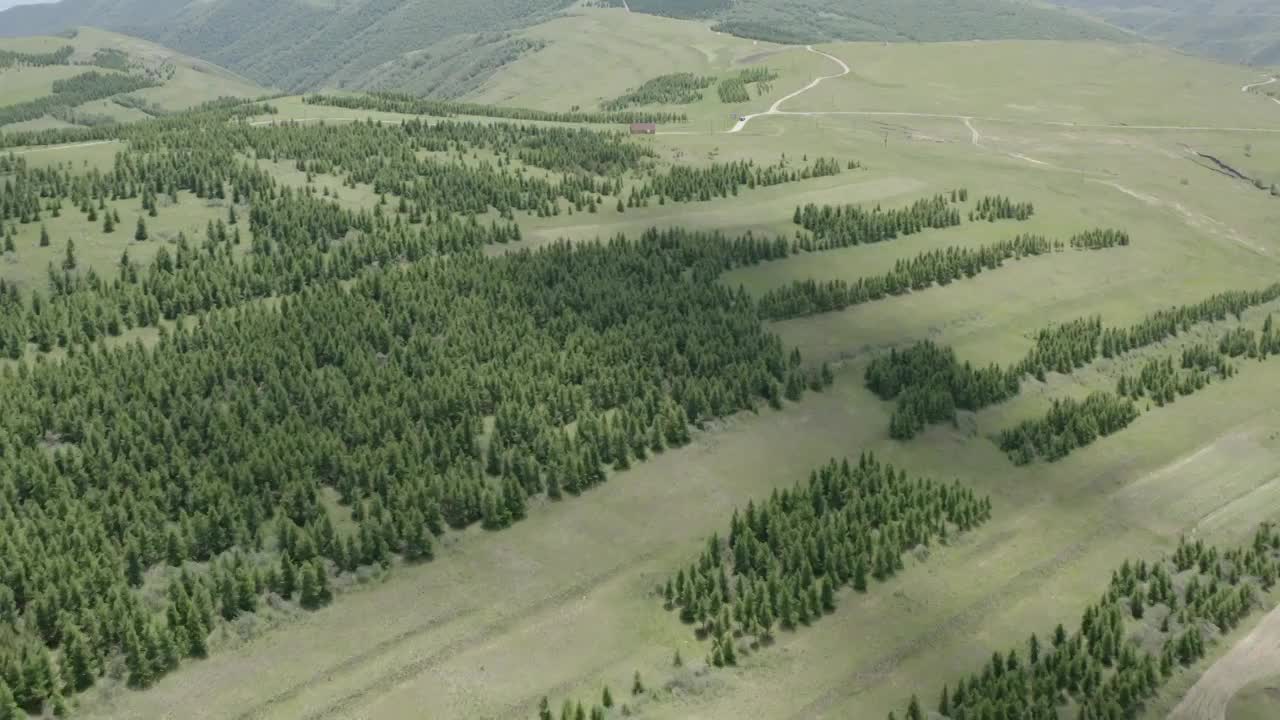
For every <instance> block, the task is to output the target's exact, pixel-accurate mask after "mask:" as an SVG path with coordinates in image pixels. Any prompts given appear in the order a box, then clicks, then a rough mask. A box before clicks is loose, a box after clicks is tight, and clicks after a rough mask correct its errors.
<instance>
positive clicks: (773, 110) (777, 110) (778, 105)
mask: <svg viewBox="0 0 1280 720" xmlns="http://www.w3.org/2000/svg"><path fill="white" fill-rule="evenodd" d="M804 49H805V50H808V51H809V52H811V53H816V54H818V55H821V56H822V57H824V58H827V59H828V60H831V61H832V62H834V63H836V64H837V65H839V66H840V72H838V73H836V74H835V75H823V76H822V77H818V78H814V80H813V82H810V83H809V84H808V85H805V86H804V87H802V88H800V89H799V90H797V91H795V92H793V93H791V94H790V95H787V96H786V97H783V98H780V99H779V100H778V101H777V102H775V103H774V104H773V105H772V106H771V107H770V108H769V109H768V110H765V111H764V112H760V113H753V114H751V115H746V116H744V117H743V118H741V119H740V120H738V123H737V124H736V125H734V126H733V128H732V129H730V130H729V133H730V134H732V133H737V132H742V129H743V128H745V127H746V126H747V123H749V122H751V121H752V120H754V119H756V118H758V117H764V116H765V115H785V114H801V113H783V112H782V104H783V103H785V102H786V101H788V100H793V99H795V98H796V97H799V96H800V95H803V94H804V93H807V92H809V91H810V90H812V89H814V88H816V87H818V86H819V85H821V84H822V81H823V80H833V79H835V78H838V77H844V76H845V75H848V74H849V73H850V72H851V71H850V70H849V66H848V65H847V64H845V61H843V60H841V59H840V58H838V57H836V56H835V55H829V54H827V53H824V52H822V51H821V50H814V49H813V46H812V45H806V46H805V48H804Z"/></svg>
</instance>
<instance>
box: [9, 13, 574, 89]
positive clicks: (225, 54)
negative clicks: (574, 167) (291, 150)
mask: <svg viewBox="0 0 1280 720" xmlns="http://www.w3.org/2000/svg"><path fill="white" fill-rule="evenodd" d="M569 4H570V2H569V0H517V1H512V0H478V1H476V2H468V3H452V2H446V1H445V0H358V1H355V2H346V3H341V4H331V3H305V2H299V1H298V0H284V1H282V2H271V3H264V2H259V1H258V0H216V1H214V2H204V1H191V0H188V1H186V2H181V1H180V2H169V1H167V0H65V1H64V2H60V3H57V4H55V5H48V6H32V7H18V8H15V9H13V10H9V11H7V12H5V14H4V16H3V17H2V18H0V35H9V36H18V35H36V34H49V33H55V32H58V31H61V30H64V29H66V28H69V27H74V26H78V25H92V26H94V27H102V28H106V29H109V30H115V31H119V32H124V33H127V34H130V35H137V36H139V37H143V38H146V39H148V40H152V41H155V42H158V43H161V44H163V45H167V46H169V47H172V48H175V49H177V50H180V51H182V52H186V53H190V54H193V55H196V56H199V57H201V58H204V59H206V60H210V61H212V62H215V63H218V64H220V65H222V66H224V67H228V68H230V69H232V70H235V71H236V72H239V73H241V74H243V75H246V76H248V77H250V78H252V79H254V80H255V81H257V82H260V83H262V84H264V85H271V86H275V87H281V88H285V89H291V90H297V89H304V88H306V89H309V88H313V87H318V86H321V85H332V86H338V87H366V86H369V85H371V84H376V82H375V81H376V80H377V79H378V78H385V77H386V76H387V75H388V74H389V73H390V74H391V75H392V76H393V77H394V73H391V70H393V69H394V68H395V67H397V66H398V65H400V64H404V63H409V64H412V63H415V62H417V63H424V64H425V63H427V62H429V58H424V57H422V56H415V57H413V58H407V57H406V54H408V53H413V52H416V51H421V50H424V49H426V48H429V47H432V46H433V45H435V44H437V43H441V42H444V41H446V40H449V39H451V38H457V37H459V36H463V35H468V34H472V33H479V32H495V31H502V30H508V29H512V28H517V27H521V26H524V25H528V24H532V23H536V22H539V21H541V20H544V19H546V18H548V17H550V16H551V15H552V14H553V13H555V12H557V11H559V10H561V9H563V8H565V7H567V6H568V5H569ZM486 45H489V46H490V47H488V48H487V52H488V54H489V55H490V56H492V50H493V48H492V47H491V45H492V44H491V43H487V44H486ZM510 49H511V48H508V52H507V53H499V54H498V55H497V56H496V57H491V58H490V63H489V65H492V63H493V62H498V61H503V60H506V59H509V58H510V52H509V51H510ZM455 57H456V56H455ZM486 67H488V65H486ZM483 70H484V68H481V69H480V70H478V71H475V72H473V74H474V75H477V76H480V79H483Z"/></svg>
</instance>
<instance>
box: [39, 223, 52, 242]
mask: <svg viewBox="0 0 1280 720" xmlns="http://www.w3.org/2000/svg"><path fill="white" fill-rule="evenodd" d="M49 243H50V240H49V228H47V227H45V226H44V225H43V224H41V225H40V247H49Z"/></svg>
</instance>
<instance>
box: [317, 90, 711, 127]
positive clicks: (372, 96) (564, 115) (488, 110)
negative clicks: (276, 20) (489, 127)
mask: <svg viewBox="0 0 1280 720" xmlns="http://www.w3.org/2000/svg"><path fill="white" fill-rule="evenodd" d="M302 101H303V102H304V103H306V104H308V105H328V106H329V107H340V108H348V109H352V110H376V111H379V112H392V113H403V114H406V115H430V116H433V117H454V116H457V115H466V116H470V117H491V118H502V119H504V120H534V121H541V122H562V123H590V124H600V125H626V124H628V123H639V122H657V123H683V122H688V121H689V118H688V116H687V115H685V114H684V113H672V112H660V111H653V110H616V111H596V112H591V111H581V110H578V111H570V112H564V111H555V110H533V109H531V108H517V107H507V106H505V105H481V104H477V103H465V102H456V101H452V100H432V99H429V98H424V97H419V96H417V95H408V94H404V93H391V92H378V93H369V94H365V95H322V94H316V95H307V96H305V97H304V98H302Z"/></svg>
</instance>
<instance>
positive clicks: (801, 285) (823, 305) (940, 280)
mask: <svg viewBox="0 0 1280 720" xmlns="http://www.w3.org/2000/svg"><path fill="white" fill-rule="evenodd" d="M1065 247H1066V246H1065V245H1064V244H1063V243H1062V241H1060V240H1052V241H1051V240H1048V239H1046V238H1044V237H1043V236H1040V235H1018V236H1016V237H1014V238H1013V239H1012V240H1001V241H1000V242H996V243H991V244H990V245H982V246H979V247H976V248H968V247H963V246H953V247H948V248H942V249H938V250H926V251H925V252H922V253H920V254H918V255H916V256H915V257H913V258H909V259H901V260H897V261H896V262H894V265H893V269H892V270H890V271H889V272H886V273H885V274H883V275H872V276H869V277H862V278H858V279H857V280H855V281H853V282H852V283H850V282H846V281H844V280H838V279H837V280H828V281H826V282H818V281H816V280H796V281H794V282H792V283H791V284H790V285H785V286H783V287H780V288H774V289H772V290H769V291H767V292H765V293H764V294H763V295H761V296H760V315H761V316H762V317H764V318H767V319H770V320H783V319H787V318H795V317H803V316H806V315H815V314H818V313H824V312H832V311H837V310H843V309H845V308H847V307H849V306H851V305H860V304H862V303H866V302H871V301H874V300H881V299H883V298H886V297H892V296H895V295H902V294H905V293H907V292H914V291H919V290H925V289H927V288H930V287H932V286H934V285H949V284H951V282H953V281H955V280H960V279H962V278H972V277H974V276H976V275H978V274H980V273H982V272H985V271H987V270H994V269H996V268H999V267H1002V266H1003V265H1004V263H1005V261H1006V260H1021V259H1022V258H1024V257H1033V256H1038V255H1045V254H1049V253H1054V252H1061V251H1062V250H1063V249H1065Z"/></svg>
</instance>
